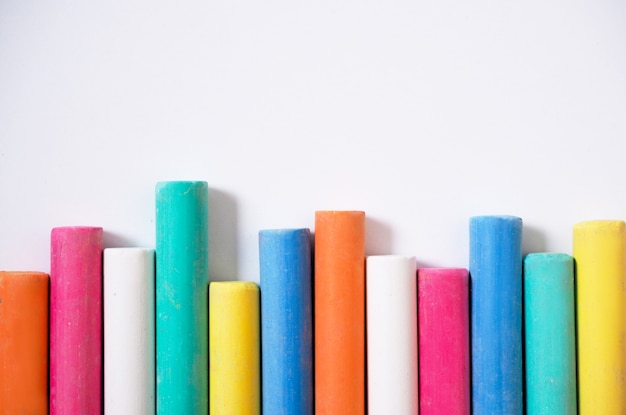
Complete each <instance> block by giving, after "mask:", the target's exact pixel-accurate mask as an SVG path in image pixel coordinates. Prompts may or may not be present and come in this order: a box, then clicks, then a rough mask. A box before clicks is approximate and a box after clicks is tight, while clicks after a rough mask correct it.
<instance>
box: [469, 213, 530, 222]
mask: <svg viewBox="0 0 626 415" xmlns="http://www.w3.org/2000/svg"><path fill="white" fill-rule="evenodd" d="M470 222H472V223H473V222H476V223H484V222H496V223H498V222H501V223H507V222H513V223H521V222H522V218H520V217H519V216H513V215H481V216H472V217H470Z"/></svg>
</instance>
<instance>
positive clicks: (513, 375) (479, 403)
mask: <svg viewBox="0 0 626 415" xmlns="http://www.w3.org/2000/svg"><path fill="white" fill-rule="evenodd" d="M470 275H471V309H472V317H471V322H472V325H471V336H472V338H471V344H472V413H473V414H474V415H483V414H507V415H521V414H522V413H523V409H524V401H523V361H522V220H521V219H520V218H517V217H513V216H478V217H473V218H471V220H470Z"/></svg>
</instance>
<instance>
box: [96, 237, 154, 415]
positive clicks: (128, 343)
mask: <svg viewBox="0 0 626 415" xmlns="http://www.w3.org/2000/svg"><path fill="white" fill-rule="evenodd" d="M103 264H104V411H105V412H104V413H105V415H118V414H124V413H126V414H136V415H153V414H154V413H155V402H156V399H155V391H156V387H155V384H154V382H155V358H154V356H155V351H154V347H155V335H154V334H155V327H154V319H155V318H154V251H153V250H151V249H140V248H121V249H120V248H115V249H110V248H109V249H105V250H104V262H103Z"/></svg>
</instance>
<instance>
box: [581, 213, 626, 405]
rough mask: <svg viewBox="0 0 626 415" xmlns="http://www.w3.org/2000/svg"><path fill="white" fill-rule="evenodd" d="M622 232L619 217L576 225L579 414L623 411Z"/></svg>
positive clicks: (625, 305)
mask: <svg viewBox="0 0 626 415" xmlns="http://www.w3.org/2000/svg"><path fill="white" fill-rule="evenodd" d="M625 237H626V230H625V225H624V222H623V221H591V222H583V223H579V224H577V225H576V226H574V259H575V261H576V281H577V286H576V293H577V317H578V388H579V389H578V399H579V410H580V412H579V413H580V414H581V415H588V414H602V415H617V414H626V241H625Z"/></svg>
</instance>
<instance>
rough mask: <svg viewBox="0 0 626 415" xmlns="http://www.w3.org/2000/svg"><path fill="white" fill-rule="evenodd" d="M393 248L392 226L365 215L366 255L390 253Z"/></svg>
mask: <svg viewBox="0 0 626 415" xmlns="http://www.w3.org/2000/svg"><path fill="white" fill-rule="evenodd" d="M392 249H393V233H392V231H391V227H390V226H389V225H388V224H387V223H385V222H382V221H380V220H378V219H375V218H372V217H370V216H366V217H365V255H366V256H370V255H388V254H391V253H392Z"/></svg>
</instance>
